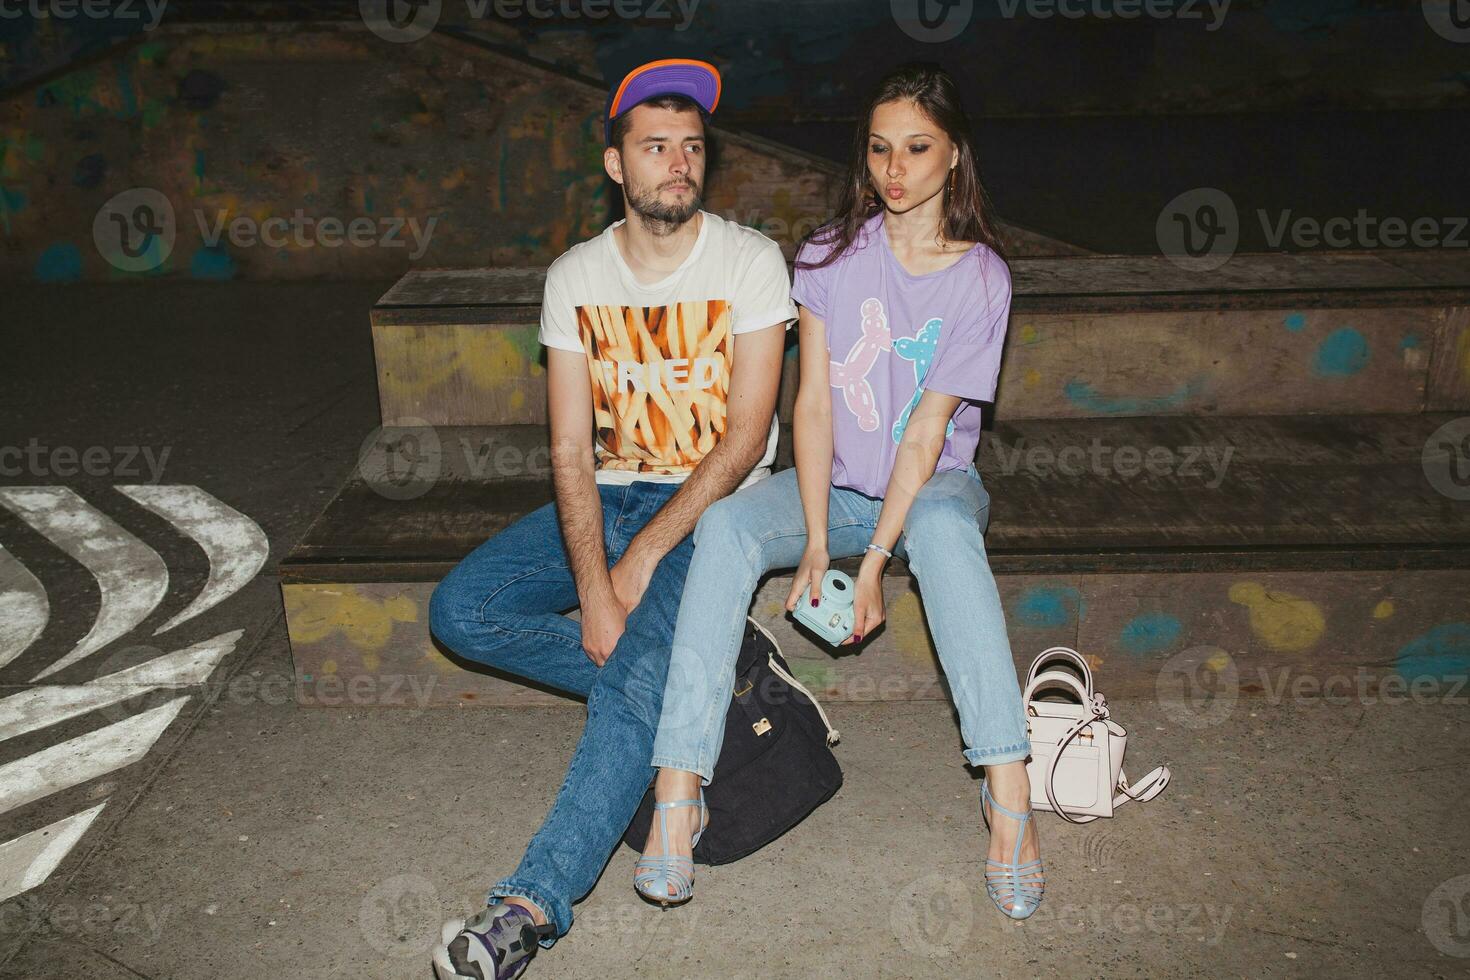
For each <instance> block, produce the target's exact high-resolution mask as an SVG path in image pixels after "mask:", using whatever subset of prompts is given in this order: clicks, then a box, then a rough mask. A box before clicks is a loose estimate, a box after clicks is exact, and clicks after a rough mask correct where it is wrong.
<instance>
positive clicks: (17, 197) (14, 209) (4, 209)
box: [0, 187, 26, 235]
mask: <svg viewBox="0 0 1470 980" xmlns="http://www.w3.org/2000/svg"><path fill="white" fill-rule="evenodd" d="M25 209H26V192H25V191H23V190H20V189H19V188H17V189H16V190H13V191H12V190H6V189H5V188H4V187H0V219H3V223H4V225H5V234H7V235H8V234H10V233H11V231H12V230H13V229H11V227H10V216H11V215H12V214H19V213H20V212H22V211H24V210H25Z"/></svg>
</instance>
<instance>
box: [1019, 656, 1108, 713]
mask: <svg viewBox="0 0 1470 980" xmlns="http://www.w3.org/2000/svg"><path fill="white" fill-rule="evenodd" d="M1053 660H1063V661H1066V662H1067V663H1070V664H1071V665H1072V666H1074V667H1076V668H1077V671H1078V673H1080V674H1081V675H1082V683H1083V684H1084V685H1086V687H1087V694H1084V695H1082V700H1083V701H1086V700H1087V698H1088V697H1089V696H1090V695H1091V694H1092V668H1091V667H1089V666H1087V660H1086V659H1085V658H1084V657H1083V656H1082V654H1080V653H1078V652H1077V651H1076V650H1073V649H1072V648H1071V647H1047V648H1046V649H1045V650H1043V651H1041V653H1040V654H1038V655H1037V657H1036V659H1035V660H1033V661H1031V669H1030V670H1029V671H1027V672H1026V683H1027V684H1030V683H1031V681H1032V679H1033V678H1034V677H1036V675H1037V674H1039V673H1040V672H1041V668H1042V667H1043V666H1044V665H1045V664H1048V663H1050V662H1051V661H1053Z"/></svg>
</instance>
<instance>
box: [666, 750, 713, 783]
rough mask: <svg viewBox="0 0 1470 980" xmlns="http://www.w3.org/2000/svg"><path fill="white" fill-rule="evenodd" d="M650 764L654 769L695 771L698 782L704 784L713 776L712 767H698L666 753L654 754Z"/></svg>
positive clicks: (709, 781) (711, 779) (710, 780)
mask: <svg viewBox="0 0 1470 980" xmlns="http://www.w3.org/2000/svg"><path fill="white" fill-rule="evenodd" d="M652 765H653V768H655V769H682V770H683V771H684V772H692V773H696V774H698V776H699V781H700V783H701V784H702V785H704V786H708V785H709V784H710V783H711V782H713V781H714V778H715V773H714V768H713V767H705V768H700V767H699V766H698V765H696V764H694V763H692V762H684V761H682V760H680V759H673V758H670V757H669V756H666V755H656V756H654V757H653V760H652Z"/></svg>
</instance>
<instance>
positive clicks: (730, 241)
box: [539, 211, 797, 489]
mask: <svg viewBox="0 0 1470 980" xmlns="http://www.w3.org/2000/svg"><path fill="white" fill-rule="evenodd" d="M699 213H700V215H702V216H703V217H702V218H701V219H700V227H699V234H698V237H697V238H696V239H695V242H694V247H693V248H692V249H690V251H689V255H688V257H687V258H685V259H684V261H683V263H682V264H681V265H680V266H679V268H677V269H675V270H674V271H673V272H671V273H669V275H667V276H665V277H664V278H663V279H661V280H659V281H658V282H655V283H648V284H644V283H640V282H639V281H638V280H637V279H635V278H634V277H633V272H632V270H631V269H629V268H628V264H627V262H626V261H625V260H624V259H623V255H622V252H620V251H619V250H618V245H617V241H616V240H615V239H614V238H613V232H614V230H615V229H616V228H617V227H618V225H621V224H623V223H624V221H625V220H626V219H624V220H623V221H618V222H616V223H615V224H613V225H610V226H609V227H608V228H607V229H605V230H604V231H603V233H602V234H601V235H599V236H597V237H596V238H593V239H589V240H588V241H585V242H581V243H580V244H577V245H573V246H572V247H571V248H570V249H568V250H567V251H566V252H565V253H564V254H562V255H561V256H559V257H558V258H557V260H556V261H555V262H553V263H551V268H549V269H547V271H546V293H545V297H544V298H543V300H542V303H541V330H540V335H539V337H540V341H541V343H543V344H545V345H546V346H547V347H556V348H558V349H560V350H567V351H576V352H578V353H582V354H585V355H586V357H587V369H588V374H589V375H590V377H591V381H592V407H593V416H594V426H595V428H596V434H595V449H594V451H595V453H596V456H597V475H596V479H597V482H599V483H619V484H626V483H632V482H633V481H634V480H647V481H650V482H654V483H677V482H679V481H681V480H684V479H686V478H687V477H688V476H689V474H690V473H691V472H693V470H694V467H695V466H696V465H697V464H698V463H699V461H700V460H701V459H703V458H704V456H705V454H706V453H708V452H709V451H710V450H711V449H713V448H714V446H715V444H716V443H717V442H718V441H719V439H720V436H721V435H723V434H724V431H725V420H726V413H725V407H726V399H727V398H728V396H729V391H730V365H731V359H732V356H733V354H734V342H733V341H732V339H731V338H732V336H733V335H734V334H741V333H747V332H749V331H752V330H761V329H764V328H766V327H770V326H773V325H775V324H778V323H781V324H784V325H785V329H790V327H791V324H792V323H793V322H795V320H796V318H797V312H796V304H794V303H793V302H792V301H791V280H790V277H789V276H788V275H787V272H786V259H785V257H784V256H782V254H781V248H780V246H778V245H777V244H776V243H775V242H773V241H771V239H769V238H767V237H766V236H765V235H762V234H761V233H760V232H758V231H756V230H755V229H754V228H747V227H745V226H744V225H740V224H736V223H735V222H733V221H727V220H725V219H724V218H721V217H719V216H718V215H714V214H710V213H709V212H708V211H701V212H699ZM777 435H778V429H777V422H776V419H775V417H774V415H773V416H772V418H771V432H770V435H769V437H768V439H767V442H766V452H765V455H764V456H763V457H762V458H761V461H760V462H759V463H757V464H756V466H755V468H754V469H752V470H751V472H750V475H749V476H748V477H746V478H745V480H744V481H743V482H742V483H741V484H740V486H742V487H744V486H747V485H749V484H751V483H754V482H755V481H756V480H759V479H761V478H762V477H765V476H769V475H770V472H771V462H772V461H773V460H774V459H775V458H776V439H777ZM737 489H738V488H737Z"/></svg>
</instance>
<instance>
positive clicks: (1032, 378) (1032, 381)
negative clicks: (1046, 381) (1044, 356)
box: [1021, 368, 1041, 388]
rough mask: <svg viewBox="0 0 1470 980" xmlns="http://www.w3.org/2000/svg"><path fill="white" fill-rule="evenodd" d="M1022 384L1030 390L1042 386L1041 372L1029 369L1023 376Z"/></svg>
mask: <svg viewBox="0 0 1470 980" xmlns="http://www.w3.org/2000/svg"><path fill="white" fill-rule="evenodd" d="M1021 383H1022V384H1024V385H1025V386H1026V387H1028V388H1034V387H1036V386H1037V385H1039V384H1041V372H1040V371H1038V370H1036V369H1035V368H1027V369H1026V373H1025V374H1023V375H1021Z"/></svg>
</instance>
